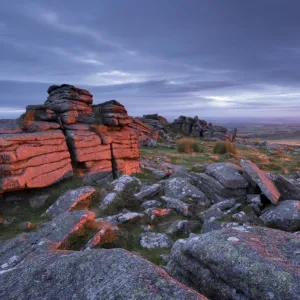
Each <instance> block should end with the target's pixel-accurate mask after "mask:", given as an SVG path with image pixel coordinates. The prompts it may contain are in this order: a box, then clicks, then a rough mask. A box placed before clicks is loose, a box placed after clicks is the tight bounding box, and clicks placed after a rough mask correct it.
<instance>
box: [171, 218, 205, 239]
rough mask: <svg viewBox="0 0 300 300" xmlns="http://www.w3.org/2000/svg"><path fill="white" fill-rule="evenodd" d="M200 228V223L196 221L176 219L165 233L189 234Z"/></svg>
mask: <svg viewBox="0 0 300 300" xmlns="http://www.w3.org/2000/svg"><path fill="white" fill-rule="evenodd" d="M199 228H200V223H199V222H198V221H190V220H177V221H175V222H173V223H172V224H171V225H170V226H169V227H168V229H167V230H166V233H168V234H176V235H179V234H190V233H191V232H193V231H194V230H197V229H199Z"/></svg>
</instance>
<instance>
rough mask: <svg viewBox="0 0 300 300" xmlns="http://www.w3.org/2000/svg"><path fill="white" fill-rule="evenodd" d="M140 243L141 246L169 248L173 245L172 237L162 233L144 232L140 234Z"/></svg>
mask: <svg viewBox="0 0 300 300" xmlns="http://www.w3.org/2000/svg"><path fill="white" fill-rule="evenodd" d="M140 244H141V247H142V248H147V249H155V248H170V247H172V245H173V241H172V239H171V238H170V237H169V236H167V235H166V234H164V233H157V232H145V233H142V234H141V236H140Z"/></svg>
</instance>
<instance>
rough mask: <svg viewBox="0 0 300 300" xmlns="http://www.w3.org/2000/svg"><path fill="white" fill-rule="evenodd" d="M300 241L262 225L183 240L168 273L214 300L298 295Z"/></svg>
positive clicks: (174, 248) (179, 241) (173, 257)
mask: <svg viewBox="0 0 300 300" xmlns="http://www.w3.org/2000/svg"><path fill="white" fill-rule="evenodd" d="M299 246H300V239H299V237H297V236H296V235H293V234H291V233H287V232H283V231H278V230H274V229H268V228H262V227H250V226H247V228H245V227H243V228H241V227H240V228H237V227H236V228H229V229H222V230H217V231H212V232H209V233H206V234H201V235H195V236H192V237H190V238H188V239H185V240H178V241H177V242H176V243H175V244H174V246H173V248H172V253H171V259H170V261H169V263H168V266H167V270H168V272H169V273H170V274H171V275H172V276H174V277H175V278H177V279H178V280H180V281H181V282H183V283H185V284H188V285H190V286H191V287H194V288H195V289H197V290H198V291H199V292H201V293H203V294H204V295H206V296H207V297H208V298H210V299H224V300H226V299H234V300H240V299H299V293H300V284H299V281H300V256H299Z"/></svg>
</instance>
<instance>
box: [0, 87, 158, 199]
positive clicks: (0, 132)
mask: <svg viewBox="0 0 300 300" xmlns="http://www.w3.org/2000/svg"><path fill="white" fill-rule="evenodd" d="M48 94H49V96H48V98H47V100H46V101H45V103H44V105H34V106H33V105H29V106H27V108H26V114H25V115H24V116H22V118H20V119H19V120H18V121H12V120H10V121H9V120H5V122H4V121H3V122H0V164H1V165H0V193H4V192H7V191H14V190H20V189H26V188H40V187H46V186H49V185H51V184H53V183H55V182H58V181H60V180H63V179H65V178H67V177H70V176H73V173H74V172H76V174H79V175H80V176H83V177H84V182H85V183H103V182H107V181H110V180H112V179H113V178H116V177H117V176H118V175H119V174H120V173H123V174H132V173H136V172H138V171H139V162H138V158H139V156H140V152H139V141H140V139H141V136H142V135H143V134H145V135H149V134H152V135H154V136H155V134H154V133H153V132H154V130H153V129H151V128H150V127H149V128H148V127H147V125H146V124H144V125H142V124H140V123H142V122H136V121H135V119H133V118H132V117H130V116H128V114H127V111H126V109H125V107H124V106H123V105H122V104H120V103H119V102H117V101H116V100H111V101H107V102H105V103H103V104H99V105H95V106H93V105H92V103H93V95H92V94H91V93H90V92H88V91H86V90H83V89H79V88H77V87H75V86H72V85H67V84H63V85H60V86H59V85H53V86H50V87H49V89H48ZM131 124H139V125H138V126H137V125H132V126H131ZM141 128H143V132H140V129H141Z"/></svg>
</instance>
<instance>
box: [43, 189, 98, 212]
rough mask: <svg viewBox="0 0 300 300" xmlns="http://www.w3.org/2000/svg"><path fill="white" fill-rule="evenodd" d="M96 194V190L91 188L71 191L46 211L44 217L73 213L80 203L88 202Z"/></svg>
mask: <svg viewBox="0 0 300 300" xmlns="http://www.w3.org/2000/svg"><path fill="white" fill-rule="evenodd" d="M95 192H96V190H95V189H94V188H93V187H91V186H84V187H80V188H78V189H73V190H69V191H67V192H66V193H64V194H63V195H61V196H60V197H59V198H58V199H57V200H56V201H55V202H54V204H53V205H51V206H50V207H49V208H48V209H47V210H46V212H45V213H44V214H43V215H42V217H46V216H48V217H55V216H58V215H60V214H62V213H64V212H67V211H71V210H72V208H74V207H75V206H76V205H77V204H78V203H79V202H81V201H84V200H86V199H87V198H88V197H90V196H92V195H93V194H94V193H95Z"/></svg>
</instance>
